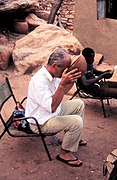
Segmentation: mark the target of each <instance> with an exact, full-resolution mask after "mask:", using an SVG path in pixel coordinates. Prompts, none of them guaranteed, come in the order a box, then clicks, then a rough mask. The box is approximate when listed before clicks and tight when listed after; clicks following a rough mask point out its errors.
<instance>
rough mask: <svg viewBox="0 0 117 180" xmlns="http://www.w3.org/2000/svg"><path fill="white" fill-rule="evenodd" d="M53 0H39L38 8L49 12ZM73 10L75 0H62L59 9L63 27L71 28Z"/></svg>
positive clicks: (70, 29)
mask: <svg viewBox="0 0 117 180" xmlns="http://www.w3.org/2000/svg"><path fill="white" fill-rule="evenodd" d="M54 2H55V0H39V9H40V10H41V11H47V12H48V13H50V10H51V7H52V6H53V3H54ZM74 10H75V0H64V1H63V3H62V5H61V7H60V9H59V11H60V15H61V21H62V24H63V26H64V28H65V29H67V30H69V31H72V30H73V19H74Z"/></svg>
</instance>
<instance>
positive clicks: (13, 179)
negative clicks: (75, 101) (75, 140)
mask: <svg viewBox="0 0 117 180" xmlns="http://www.w3.org/2000/svg"><path fill="white" fill-rule="evenodd" d="M5 76H8V77H9V80H10V82H11V85H12V88H13V91H14V93H15V95H16V97H17V98H18V100H21V99H22V98H23V97H24V96H26V95H27V87H28V83H29V80H30V78H31V75H23V76H17V75H16V74H14V73H13V71H12V69H10V70H9V71H5V72H1V77H5ZM74 90H75V87H74V88H73V89H72V90H71V91H70V94H69V95H66V97H65V99H69V98H70V97H71V95H72V93H73V92H74ZM76 98H79V97H76ZM65 99H64V100H65ZM83 101H84V102H85V120H84V129H83V135H82V136H83V139H85V140H87V143H88V144H87V146H86V147H79V150H78V152H77V153H76V155H77V156H78V157H79V159H81V160H83V166H81V167H70V166H68V165H66V164H64V163H62V162H59V161H58V160H56V155H57V154H58V153H59V150H60V147H59V146H54V145H49V144H50V142H51V141H52V139H51V137H49V138H48V137H47V143H48V145H49V146H48V147H49V151H50V153H51V156H52V159H53V160H52V161H49V160H48V157H47V155H46V153H45V150H44V147H43V144H42V142H41V139H40V138H11V137H9V136H8V134H5V135H4V137H3V138H2V139H1V140H0V180H51V179H53V180H70V179H72V180H105V179H106V178H105V177H103V173H102V169H103V162H104V160H105V159H106V157H107V155H108V154H109V152H111V151H112V150H113V149H116V148H117V100H115V99H113V100H110V106H107V105H106V108H107V109H106V112H107V118H104V117H103V112H102V108H101V103H100V101H96V100H91V99H88V100H86V99H83ZM105 104H106V102H105ZM9 108H10V107H9ZM2 129H3V127H2V125H1V124H0V132H1V131H2ZM57 137H58V138H60V139H62V133H60V134H58V135H57Z"/></svg>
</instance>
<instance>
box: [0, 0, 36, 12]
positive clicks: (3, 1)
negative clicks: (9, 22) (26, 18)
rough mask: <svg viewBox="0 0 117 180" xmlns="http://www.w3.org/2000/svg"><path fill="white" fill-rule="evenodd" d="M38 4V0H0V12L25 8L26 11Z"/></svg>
mask: <svg viewBox="0 0 117 180" xmlns="http://www.w3.org/2000/svg"><path fill="white" fill-rule="evenodd" d="M38 6H39V3H38V0H25V1H22V0H17V1H16V0H0V13H4V12H11V13H12V12H14V11H15V10H19V11H20V12H21V11H22V10H26V11H28V12H30V11H32V10H34V9H36V8H37V7H38Z"/></svg>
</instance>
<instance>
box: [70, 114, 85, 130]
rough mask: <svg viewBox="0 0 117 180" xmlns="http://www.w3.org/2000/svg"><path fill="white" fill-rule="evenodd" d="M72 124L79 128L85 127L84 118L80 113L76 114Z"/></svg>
mask: <svg viewBox="0 0 117 180" xmlns="http://www.w3.org/2000/svg"><path fill="white" fill-rule="evenodd" d="M72 125H73V126H74V127H76V128H78V129H82V128H83V119H82V117H81V116H79V115H74V119H73V121H72Z"/></svg>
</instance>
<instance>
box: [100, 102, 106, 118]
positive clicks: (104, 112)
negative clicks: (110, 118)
mask: <svg viewBox="0 0 117 180" xmlns="http://www.w3.org/2000/svg"><path fill="white" fill-rule="evenodd" d="M101 103H102V109H103V114H104V117H105V118H106V111H105V107H104V102H103V99H102V98H101Z"/></svg>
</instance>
